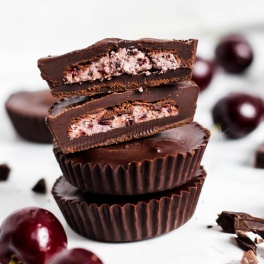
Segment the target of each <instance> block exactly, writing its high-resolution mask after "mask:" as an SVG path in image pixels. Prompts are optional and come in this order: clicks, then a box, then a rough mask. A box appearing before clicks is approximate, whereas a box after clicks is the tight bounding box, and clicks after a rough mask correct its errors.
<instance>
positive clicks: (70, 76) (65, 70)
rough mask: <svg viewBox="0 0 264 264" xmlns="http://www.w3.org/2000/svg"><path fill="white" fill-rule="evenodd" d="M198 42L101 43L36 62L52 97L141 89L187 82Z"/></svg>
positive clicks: (141, 41) (148, 40)
mask: <svg viewBox="0 0 264 264" xmlns="http://www.w3.org/2000/svg"><path fill="white" fill-rule="evenodd" d="M196 48H197V40H193V39H191V40H159V39H140V40H132V41H131V40H121V39H116V38H111V39H104V40H101V41H99V42H97V43H95V44H94V45H92V46H90V47H87V48H85V49H81V50H76V51H73V52H70V53H67V54H64V55H61V56H49V57H46V58H41V59H39V60H38V67H39V69H40V72H41V76H42V78H43V79H44V80H46V81H47V83H48V84H49V87H50V89H51V92H52V94H53V95H54V96H62V97H71V96H76V95H94V94H99V93H108V92H120V91H126V90H130V89H133V90H135V89H139V88H141V89H144V88H146V87H154V86H159V85H164V84H171V83H176V82H179V81H183V80H190V79H191V75H192V69H193V64H194V60H195V54H196Z"/></svg>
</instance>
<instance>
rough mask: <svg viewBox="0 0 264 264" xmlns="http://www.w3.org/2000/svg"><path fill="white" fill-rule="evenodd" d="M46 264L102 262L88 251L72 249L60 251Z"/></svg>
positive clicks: (93, 263) (91, 263) (96, 263)
mask: <svg viewBox="0 0 264 264" xmlns="http://www.w3.org/2000/svg"><path fill="white" fill-rule="evenodd" d="M47 264H103V262H102V261H101V260H100V259H99V258H98V257H97V256H96V255H95V254H94V253H93V252H91V251H89V250H86V249H84V248H74V249H69V250H63V251H61V252H60V253H58V254H57V255H55V256H54V257H53V258H52V259H51V260H50V261H49V263H47Z"/></svg>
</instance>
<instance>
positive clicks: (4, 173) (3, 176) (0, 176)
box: [0, 163, 11, 181]
mask: <svg viewBox="0 0 264 264" xmlns="http://www.w3.org/2000/svg"><path fill="white" fill-rule="evenodd" d="M10 171H11V169H10V168H9V166H8V165H7V164H6V163H4V164H0V181H6V180H7V179H8V176H9V173H10Z"/></svg>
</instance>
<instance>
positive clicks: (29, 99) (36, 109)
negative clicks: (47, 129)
mask: <svg viewBox="0 0 264 264" xmlns="http://www.w3.org/2000/svg"><path fill="white" fill-rule="evenodd" d="M57 101H58V98H54V97H53V96H52V95H51V93H50V91H49V90H40V91H21V92H17V93H14V94H12V95H10V97H9V98H8V99H7V101H6V104H5V106H6V109H7V110H9V111H13V112H16V113H18V114H21V115H29V116H37V117H43V118H45V117H46V116H47V115H48V110H49V108H50V107H51V106H52V105H53V104H54V103H55V102H57Z"/></svg>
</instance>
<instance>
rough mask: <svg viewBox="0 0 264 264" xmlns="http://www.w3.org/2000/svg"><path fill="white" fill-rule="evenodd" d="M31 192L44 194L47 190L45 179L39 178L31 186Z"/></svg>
mask: <svg viewBox="0 0 264 264" xmlns="http://www.w3.org/2000/svg"><path fill="white" fill-rule="evenodd" d="M32 191H33V192H36V193H43V194H45V193H46V192H47V187H46V181H45V179H40V180H39V181H38V182H37V183H36V185H35V186H34V187H33V188H32Z"/></svg>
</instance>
